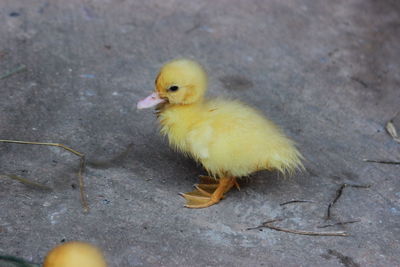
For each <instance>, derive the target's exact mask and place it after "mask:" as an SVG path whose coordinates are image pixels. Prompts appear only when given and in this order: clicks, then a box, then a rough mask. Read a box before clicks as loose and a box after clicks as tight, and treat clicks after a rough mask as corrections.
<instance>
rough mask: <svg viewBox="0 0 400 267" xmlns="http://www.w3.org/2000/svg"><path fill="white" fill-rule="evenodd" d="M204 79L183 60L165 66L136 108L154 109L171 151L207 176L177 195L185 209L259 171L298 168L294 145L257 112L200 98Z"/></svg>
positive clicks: (213, 198)
mask: <svg viewBox="0 0 400 267" xmlns="http://www.w3.org/2000/svg"><path fill="white" fill-rule="evenodd" d="M206 90H207V75H206V72H205V71H204V69H203V67H202V66H201V65H200V64H198V63H197V62H195V61H192V60H189V59H176V60H172V61H170V62H168V63H166V64H165V65H164V66H163V67H162V68H161V70H160V72H159V74H158V76H157V78H156V80H155V92H153V93H152V94H151V95H149V96H148V97H146V98H145V99H143V100H141V101H139V102H138V104H137V108H138V109H144V108H151V107H155V108H156V111H157V117H158V121H159V123H160V125H161V128H160V129H161V133H162V134H163V135H165V136H167V137H168V140H169V144H170V146H171V147H173V148H174V149H175V150H177V151H180V152H182V153H184V154H185V155H188V156H190V157H192V158H193V159H195V160H196V161H197V162H200V163H201V164H202V165H203V167H204V168H205V169H206V171H207V172H208V174H209V176H203V177H201V182H200V184H197V185H195V190H194V191H192V192H188V193H184V194H181V195H182V196H183V197H184V198H185V199H186V205H185V207H188V208H206V207H209V206H211V205H214V204H216V203H218V202H219V201H220V200H221V199H222V198H224V195H225V194H226V193H227V192H228V191H229V190H230V189H231V188H232V187H234V186H236V187H237V188H238V189H239V185H238V183H237V178H240V177H245V176H248V175H250V174H251V173H253V172H256V171H260V170H269V171H272V170H277V171H279V172H281V173H283V174H286V173H289V174H292V173H294V171H295V170H297V169H302V168H304V167H303V164H302V162H301V161H302V158H303V157H302V155H301V154H300V152H299V151H298V150H297V149H296V147H295V146H294V142H293V141H291V140H290V139H289V138H288V137H286V136H285V135H284V134H283V132H282V131H281V130H280V129H279V128H278V127H277V126H276V125H275V124H274V123H273V122H271V121H270V120H268V119H266V118H265V117H264V116H263V115H261V114H260V113H259V112H258V111H257V110H255V109H253V108H252V107H250V106H248V105H245V104H243V103H241V102H239V101H232V100H225V99H223V98H216V99H205V97H204V95H205V92H206Z"/></svg>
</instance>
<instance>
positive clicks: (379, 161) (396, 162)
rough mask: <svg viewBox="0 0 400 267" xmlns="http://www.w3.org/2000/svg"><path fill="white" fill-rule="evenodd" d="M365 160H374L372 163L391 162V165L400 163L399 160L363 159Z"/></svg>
mask: <svg viewBox="0 0 400 267" xmlns="http://www.w3.org/2000/svg"><path fill="white" fill-rule="evenodd" d="M363 161H365V162H374V163H381V164H393V165H400V161H390V160H374V159H363Z"/></svg>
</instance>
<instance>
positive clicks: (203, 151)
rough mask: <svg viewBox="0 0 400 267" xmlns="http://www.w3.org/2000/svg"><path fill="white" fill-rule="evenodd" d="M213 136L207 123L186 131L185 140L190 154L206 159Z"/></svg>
mask: <svg viewBox="0 0 400 267" xmlns="http://www.w3.org/2000/svg"><path fill="white" fill-rule="evenodd" d="M212 136H213V129H212V127H211V126H209V125H203V126H202V127H196V128H195V129H193V130H192V131H190V132H189V133H188V136H187V142H188V145H189V148H190V150H191V152H192V155H193V156H194V157H195V158H197V159H200V160H202V159H207V158H208V157H209V150H208V148H209V144H210V142H211V139H212Z"/></svg>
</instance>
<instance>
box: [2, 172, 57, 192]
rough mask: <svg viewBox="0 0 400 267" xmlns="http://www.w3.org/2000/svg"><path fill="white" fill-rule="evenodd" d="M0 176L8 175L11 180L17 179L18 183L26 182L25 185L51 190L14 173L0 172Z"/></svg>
mask: <svg viewBox="0 0 400 267" xmlns="http://www.w3.org/2000/svg"><path fill="white" fill-rule="evenodd" d="M0 177H8V178H11V179H13V180H17V181H18V182H20V183H23V184H26V185H30V186H34V187H37V188H39V189H43V190H48V191H51V190H52V189H51V188H50V187H48V186H45V185H42V184H39V183H36V182H33V181H30V180H28V179H26V178H23V177H21V176H18V175H15V174H0Z"/></svg>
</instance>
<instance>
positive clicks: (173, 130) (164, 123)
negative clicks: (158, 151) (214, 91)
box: [158, 101, 204, 145]
mask: <svg viewBox="0 0 400 267" xmlns="http://www.w3.org/2000/svg"><path fill="white" fill-rule="evenodd" d="M203 105H204V102H203V101H198V102H195V103H192V104H185V105H177V104H165V105H164V106H163V107H161V108H160V109H159V110H158V120H159V122H160V124H161V133H162V134H164V135H167V136H168V138H169V141H170V143H172V144H175V145H177V143H178V142H179V141H180V140H183V139H184V138H185V137H186V135H187V133H188V131H190V129H192V128H193V126H194V125H195V124H197V123H198V122H199V121H200V120H201V118H202V117H203V116H202V114H203V112H202V111H203V109H202V107H203Z"/></svg>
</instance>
